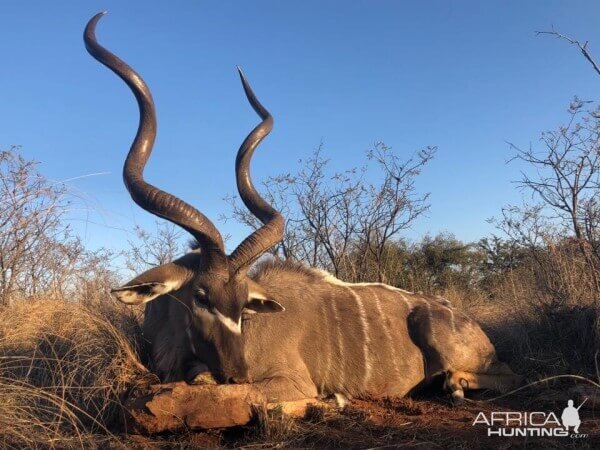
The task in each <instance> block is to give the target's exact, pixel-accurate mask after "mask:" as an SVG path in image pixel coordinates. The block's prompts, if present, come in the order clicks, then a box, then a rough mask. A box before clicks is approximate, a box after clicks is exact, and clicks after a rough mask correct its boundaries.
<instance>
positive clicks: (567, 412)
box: [560, 397, 587, 434]
mask: <svg viewBox="0 0 600 450" xmlns="http://www.w3.org/2000/svg"><path fill="white" fill-rule="evenodd" d="M586 401H587V397H586V398H585V400H583V402H581V405H579V406H578V407H577V408H575V407H574V406H573V400H569V401H568V402H567V405H568V406H567V407H566V408H565V409H564V410H563V413H562V415H561V416H560V418H561V420H562V424H563V427H565V430H567V431H569V427H573V433H575V434H579V424H581V420H579V408H581V407H582V406H583V404H584V403H585V402H586Z"/></svg>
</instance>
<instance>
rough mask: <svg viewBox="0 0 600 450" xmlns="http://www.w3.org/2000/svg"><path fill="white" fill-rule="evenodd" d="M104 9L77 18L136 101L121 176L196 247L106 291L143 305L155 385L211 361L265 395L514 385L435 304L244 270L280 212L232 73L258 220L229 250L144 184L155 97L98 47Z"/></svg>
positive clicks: (242, 177)
mask: <svg viewBox="0 0 600 450" xmlns="http://www.w3.org/2000/svg"><path fill="white" fill-rule="evenodd" d="M101 16H102V14H99V15H97V16H95V17H94V18H92V20H90V22H89V23H88V25H87V27H86V30H85V32H84V40H85V43H86V47H87V49H88V51H89V52H90V54H91V55H92V56H93V57H94V58H96V59H97V60H98V61H100V62H101V63H103V64H104V65H106V66H107V67H108V68H109V69H111V70H112V71H113V72H115V73H116V74H117V75H118V76H119V77H121V78H122V79H123V80H124V81H125V82H126V83H127V84H128V86H129V87H130V88H131V90H132V91H133V93H134V95H135V97H136V99H137V101H138V105H139V108H140V125H139V128H138V133H137V135H136V137H135V140H134V142H133V144H132V146H131V149H130V152H129V154H128V157H127V159H126V162H125V166H124V170H123V177H124V181H125V185H126V187H127V189H128V190H129V192H130V194H131V196H132V198H133V200H134V201H135V202H136V203H137V204H138V205H140V206H141V207H142V208H144V209H146V210H147V211H149V212H151V213H153V214H155V215H157V216H159V217H162V218H165V219H167V220H170V221H171V222H173V223H175V224H177V225H179V226H181V227H183V228H184V229H186V230H187V231H189V232H190V233H191V234H192V235H193V236H194V237H195V238H196V241H197V242H198V249H197V250H194V251H192V252H190V253H188V254H187V255H185V256H183V257H182V258H179V259H178V260H176V261H173V262H172V263H169V264H165V265H162V266H159V267H155V268H153V269H150V270H148V271H147V272H144V273H143V274H141V275H139V276H137V277H136V278H135V279H134V280H132V281H130V282H129V283H127V284H126V285H124V286H123V287H120V288H118V289H115V290H114V291H113V293H114V295H115V296H116V297H117V298H118V299H119V300H121V301H122V302H124V303H128V304H140V303H147V305H146V315H145V321H144V334H145V337H146V339H147V340H148V341H149V342H150V346H151V359H152V361H151V365H152V367H153V369H154V370H155V371H156V372H157V373H158V375H159V376H160V377H161V379H162V380H163V381H174V380H179V379H187V380H188V381H193V380H194V379H195V377H196V376H197V375H198V374H199V373H201V372H202V371H204V370H209V371H210V372H211V373H212V374H213V375H214V376H215V377H216V378H217V379H218V380H219V381H220V382H234V383H238V382H247V381H253V382H254V383H255V384H257V385H258V386H259V387H261V389H262V390H263V391H264V392H265V394H266V395H267V397H268V398H269V400H270V401H283V400H295V399H301V398H307V397H316V396H324V395H329V394H344V395H348V396H361V395H368V396H374V397H381V396H403V395H405V394H407V393H408V392H409V391H410V390H411V389H413V388H415V386H417V385H419V384H421V383H424V382H427V381H428V380H430V379H432V378H433V377H434V376H435V375H437V374H441V373H446V375H447V378H446V384H447V386H448V387H449V388H450V390H451V391H452V393H453V396H454V397H455V398H462V395H463V389H464V388H479V387H487V388H495V389H499V390H504V389H506V388H508V387H510V386H512V385H513V384H514V383H515V382H517V380H518V377H517V376H516V375H514V374H513V373H512V372H511V371H510V369H509V368H508V367H507V366H506V365H505V364H503V363H501V362H499V361H498V359H497V357H496V353H495V350H494V347H493V345H492V344H491V342H490V341H489V339H488V338H487V336H486V335H485V333H484V332H483V331H482V330H481V328H480V327H479V326H478V325H477V324H476V323H475V322H474V321H472V320H471V319H469V318H468V317H466V316H465V315H464V314H462V313H460V312H458V311H456V310H454V309H453V308H452V307H451V306H450V305H449V303H448V302H446V301H445V300H443V299H438V298H433V297H426V296H422V295H417V294H413V293H410V292H407V291H403V290H401V289H397V288H394V287H391V286H388V285H384V284H378V283H361V284H347V283H344V282H342V281H340V280H338V279H336V278H334V277H333V276H331V275H329V274H327V273H325V272H322V271H320V270H317V269H312V268H307V267H304V266H302V265H299V264H297V263H292V262H285V261H278V260H275V261H267V262H262V263H259V264H258V265H257V266H256V267H254V268H253V269H252V270H251V271H250V272H249V270H250V266H251V265H252V264H253V263H254V262H255V261H256V259H257V258H258V257H260V256H261V255H262V254H263V253H264V252H265V251H266V250H268V249H269V248H270V247H272V246H273V245H275V244H277V243H278V242H279V241H280V240H281V239H282V236H283V224H284V221H283V218H282V217H281V215H280V214H279V213H278V212H277V211H275V210H274V209H273V208H272V207H271V206H270V205H269V204H268V203H266V202H265V201H264V199H262V198H261V197H260V195H259V194H258V192H257V191H256V190H255V188H254V186H253V184H252V181H251V178H250V171H249V167H250V160H251V158H252V154H253V152H254V150H255V149H256V147H257V146H258V144H259V143H260V141H261V140H262V139H263V138H264V137H265V136H266V135H267V134H268V133H269V132H270V130H271V128H272V124H273V120H272V117H271V115H270V114H269V112H268V111H267V110H266V109H265V108H264V107H263V106H262V105H261V104H260V103H259V102H258V100H257V99H256V97H255V95H254V93H253V92H252V90H251V89H250V87H249V85H248V83H247V81H246V80H245V78H244V76H243V75H242V74H241V72H240V75H241V79H242V84H243V87H244V90H245V92H246V95H247V97H248V100H249V102H250V104H251V105H252V107H253V108H254V110H255V111H256V112H257V113H258V114H259V116H260V117H261V118H262V122H261V123H260V124H259V125H258V126H257V127H256V128H255V129H254V130H253V131H252V132H251V133H250V134H249V135H248V137H247V138H246V140H245V141H244V142H243V144H242V146H241V147H240V150H239V151H238V155H237V159H236V171H235V173H236V180H237V186H238V191H239V193H240V197H241V198H242V200H243V201H244V204H245V205H246V206H247V207H248V209H249V210H250V211H251V212H252V213H253V214H254V215H255V216H256V217H258V218H259V219H260V220H261V222H262V223H263V226H262V227H261V228H260V229H258V230H256V231H255V232H254V233H252V234H251V235H250V236H249V237H247V238H246V239H245V240H244V241H243V242H242V243H241V244H240V245H239V246H238V247H237V248H236V249H235V250H234V251H233V252H232V253H231V254H230V255H226V254H225V252H224V246H223V241H222V239H221V236H220V234H219V232H218V230H217V229H216V228H215V227H214V225H213V224H212V223H211V222H210V220H209V219H208V218H206V217H205V216H204V215H203V214H202V213H201V212H199V211H198V210H196V209H194V208H193V207H191V206H190V205H188V204H187V203H185V202H183V201H182V200H180V199H178V198H176V197H174V196H173V195H171V194H168V193H167V192H164V191H161V190H160V189H158V188H156V187H154V186H152V185H150V184H148V183H147V182H146V181H145V180H144V178H143V169H144V166H145V164H146V162H147V161H148V158H149V157H150V153H151V151H152V146H153V143H154V138H155V134H156V118H155V112H154V104H153V101H152V97H151V94H150V91H149V89H148V87H147V86H146V84H145V83H144V81H143V80H142V79H141V77H140V76H139V75H138V74H137V73H135V72H134V71H133V69H131V68H130V67H129V66H128V65H127V64H125V63H124V62H123V61H121V60H120V59H119V58H117V57H116V56H115V55H113V54H112V53H110V52H109V51H108V50H106V49H104V48H103V47H101V46H100V45H99V44H98V43H97V41H96V37H95V27H96V24H97V22H98V20H99V19H100V17H101ZM249 273H250V275H249Z"/></svg>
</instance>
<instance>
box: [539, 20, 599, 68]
mask: <svg viewBox="0 0 600 450" xmlns="http://www.w3.org/2000/svg"><path fill="white" fill-rule="evenodd" d="M535 34H536V35H538V36H539V35H540V34H549V35H551V36H554V37H556V38H558V39H563V40H565V41H567V42H568V43H569V44H572V45H576V46H577V48H579V51H581V54H582V55H583V56H584V57H585V59H587V60H588V61H589V62H590V64H591V65H592V67H593V68H594V70H595V71H596V73H597V74H598V75H600V67H598V64H596V61H594V58H593V57H592V55H591V54H590V52H589V51H588V49H587V45H588V41H585V42H584V43H583V44H582V43H581V42H579V41H578V40H576V39H573V38H570V37H569V36H565V35H564V34H562V33H559V32H558V31H555V30H554V29H553V30H552V31H536V32H535Z"/></svg>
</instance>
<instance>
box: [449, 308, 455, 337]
mask: <svg viewBox="0 0 600 450" xmlns="http://www.w3.org/2000/svg"><path fill="white" fill-rule="evenodd" d="M448 311H450V325H451V326H452V332H453V333H456V324H455V323H454V311H453V310H452V308H448Z"/></svg>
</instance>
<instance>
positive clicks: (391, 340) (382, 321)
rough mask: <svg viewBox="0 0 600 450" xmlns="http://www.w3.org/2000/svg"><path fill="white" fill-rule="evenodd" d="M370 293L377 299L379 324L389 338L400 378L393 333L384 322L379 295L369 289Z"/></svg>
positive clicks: (393, 360) (396, 370) (394, 363)
mask: <svg viewBox="0 0 600 450" xmlns="http://www.w3.org/2000/svg"><path fill="white" fill-rule="evenodd" d="M369 292H371V294H373V296H374V297H375V307H376V308H377V313H378V314H379V323H380V324H381V326H382V327H383V332H384V333H385V337H386V338H387V340H388V344H389V346H390V350H391V354H392V365H393V366H394V371H395V372H396V375H397V376H400V369H398V362H397V361H396V358H397V357H398V356H397V355H396V348H395V346H394V341H393V339H392V332H391V331H390V327H388V326H387V323H386V320H384V317H383V311H382V310H381V303H380V301H379V297H378V296H377V293H376V292H375V290H374V289H369Z"/></svg>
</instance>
